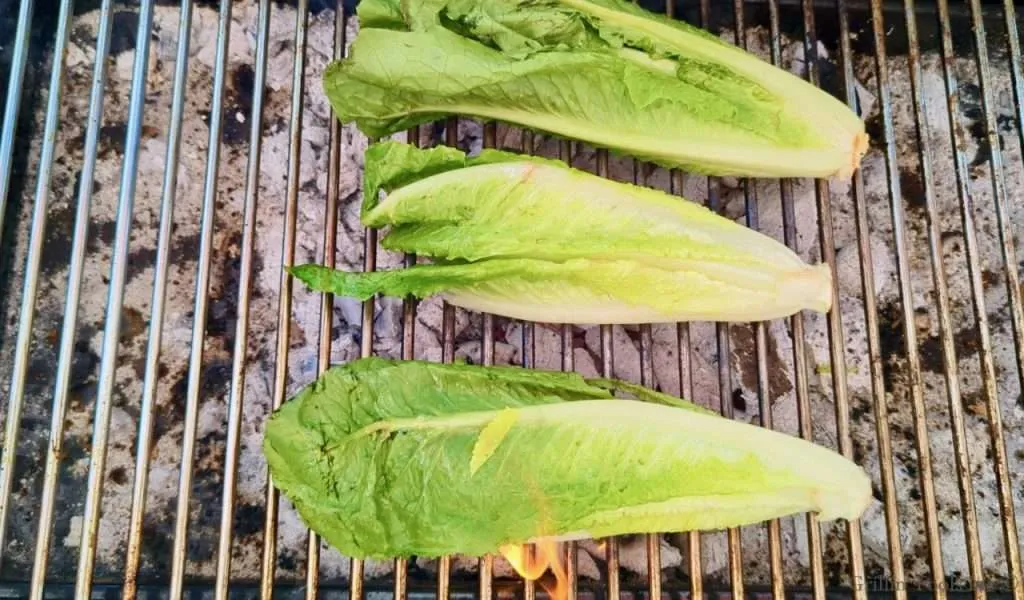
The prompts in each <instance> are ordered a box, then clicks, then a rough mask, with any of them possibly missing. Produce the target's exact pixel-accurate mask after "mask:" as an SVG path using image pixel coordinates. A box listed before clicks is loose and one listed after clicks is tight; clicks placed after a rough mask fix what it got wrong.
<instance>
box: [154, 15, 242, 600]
mask: <svg viewBox="0 0 1024 600" xmlns="http://www.w3.org/2000/svg"><path fill="white" fill-rule="evenodd" d="M231 6H232V4H231V0H221V2H220V14H219V17H218V21H217V53H216V56H215V58H214V73H213V92H212V98H211V100H210V106H211V107H212V110H211V111H210V136H209V150H208V151H207V155H206V175H205V181H204V184H203V207H202V212H201V216H200V224H199V258H198V261H197V262H198V266H197V269H196V282H195V305H194V307H193V316H192V338H191V353H190V355H189V363H188V383H187V389H186V392H185V417H184V431H183V432H182V442H181V461H180V464H181V472H180V473H179V476H178V502H177V507H176V512H175V523H174V543H173V546H172V548H171V585H170V594H169V595H170V598H171V600H177V599H178V598H181V595H182V590H183V588H184V582H185V560H186V558H187V556H186V552H187V550H186V543H187V541H188V524H189V504H190V499H191V496H192V475H193V474H192V463H193V455H194V454H195V446H196V426H197V423H196V420H197V418H198V413H199V392H200V385H201V379H202V369H203V342H204V338H205V333H206V313H207V310H208V308H209V302H208V298H207V293H208V290H209V287H210V255H211V253H212V249H213V224H214V218H215V212H216V200H217V176H218V173H219V169H220V150H221V129H222V126H223V104H224V102H223V101H224V77H225V72H226V68H227V61H228V43H229V41H230V40H229V33H230V31H231Z"/></svg>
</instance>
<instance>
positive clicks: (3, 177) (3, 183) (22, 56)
mask: <svg viewBox="0 0 1024 600" xmlns="http://www.w3.org/2000/svg"><path fill="white" fill-rule="evenodd" d="M34 8H35V2H34V0H21V5H20V6H19V7H18V31H17V33H15V34H14V52H13V53H12V56H11V72H10V75H9V76H8V78H7V104H6V105H5V106H4V120H3V125H2V126H0V241H3V237H4V214H5V213H6V212H7V193H8V192H9V191H10V187H11V168H12V167H13V164H12V160H11V159H12V157H13V155H14V136H15V134H17V133H18V114H19V111H20V110H21V94H22V92H23V91H24V90H23V86H24V83H25V64H26V63H27V62H28V47H29V37H30V32H31V30H32V13H33V12H34ZM54 56H57V55H54Z"/></svg>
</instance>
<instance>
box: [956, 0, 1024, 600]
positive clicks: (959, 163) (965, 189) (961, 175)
mask: <svg viewBox="0 0 1024 600" xmlns="http://www.w3.org/2000/svg"><path fill="white" fill-rule="evenodd" d="M938 10H939V21H940V27H941V49H942V57H943V75H944V83H945V86H946V88H945V89H946V92H947V97H948V99H949V101H948V103H947V109H948V110H947V116H948V118H949V126H950V131H951V132H952V140H951V143H952V146H953V154H954V157H953V158H954V165H955V167H956V168H955V173H956V179H957V193H958V199H959V201H960V216H961V223H962V225H963V232H964V251H965V254H966V255H967V270H968V278H969V279H970V286H971V296H972V307H973V310H974V318H975V321H976V325H977V328H978V340H979V352H978V354H979V356H980V359H981V373H982V389H983V393H984V394H985V400H986V402H985V404H986V408H987V410H988V415H987V416H988V420H989V432H990V435H991V438H992V452H993V454H992V456H993V461H992V462H993V463H994V467H995V475H996V483H997V489H998V493H999V502H1000V508H1001V509H1002V510H1001V512H1002V517H1003V534H1004V540H1005V541H1006V542H1007V543H1008V544H1009V543H1010V542H1012V545H1008V546H1007V548H1006V551H1007V567H1008V569H1009V577H1010V581H1011V582H1014V583H1015V584H1019V572H1020V562H1019V561H1020V555H1019V548H1018V547H1017V542H1016V537H1017V530H1016V526H1015V525H1014V524H1013V519H1014V516H1013V501H1012V496H1010V495H1009V494H1010V492H1009V489H1008V487H1007V486H1008V483H1009V481H1008V480H1009V474H1008V473H1007V471H1006V462H1005V461H1006V450H1005V446H1004V443H1003V435H1002V418H1001V416H1000V409H999V399H998V397H997V391H996V383H995V366H994V364H993V361H992V342H991V337H990V333H989V323H988V313H987V310H986V306H985V298H984V295H983V294H984V288H983V285H982V281H981V268H980V266H979V264H978V261H979V250H978V242H977V227H976V225H975V222H974V197H973V193H972V192H971V189H970V179H969V175H968V174H967V166H966V158H965V157H964V152H963V149H964V147H965V143H966V138H965V133H964V131H963V126H962V123H961V122H960V119H959V116H958V115H959V112H960V106H959V105H960V101H959V89H958V86H957V84H956V76H955V74H954V73H953V69H952V65H951V64H950V61H951V60H953V58H952V57H953V47H952V34H951V28H950V19H949V6H948V3H947V2H945V0H940V2H939V3H938ZM974 26H976V27H977V26H979V25H978V23H975V24H974ZM984 39H985V38H984V28H982V30H981V37H980V38H976V52H977V53H978V61H979V62H978V68H979V76H980V78H981V79H985V80H986V81H983V82H982V85H984V84H985V83H987V77H988V76H987V73H985V74H984V75H983V76H982V70H984V71H987V56H984V57H983V56H982V55H983V53H984V54H987V52H986V51H985V48H984ZM979 40H980V41H979ZM982 104H983V113H984V118H985V123H986V127H992V123H993V120H992V118H991V114H990V107H991V99H990V98H987V96H986V93H983V94H982ZM989 141H990V143H992V139H991V138H989ZM996 143H997V144H998V141H996ZM998 153H999V147H998V145H995V146H992V159H991V161H990V164H991V166H992V177H993V180H996V179H1000V178H1001V177H1002V173H1001V162H1000V160H1001V159H999V158H998V157H997V154H998ZM993 185H994V189H993V192H994V193H995V199H996V213H997V219H998V218H999V214H1000V212H1001V209H1000V204H1001V196H1000V195H1001V192H1002V187H1001V186H1002V183H1001V182H995V181H994V183H993ZM1000 223H1002V220H1001V219H1000ZM1011 252H1012V249H1011ZM1004 258H1006V255H1005V254H1004ZM1013 265H1016V262H1014V263H1013ZM1013 265H1011V266H1009V267H1008V270H1010V271H1012V270H1014V269H1015V267H1014V266H1013ZM1010 308H1011V313H1012V311H1013V307H1012V292H1011V307H1010ZM958 458H959V457H958ZM979 566H980V565H979ZM972 576H973V573H972ZM982 577H983V573H982V574H981V575H980V576H979V578H978V579H975V581H982V580H983V579H982ZM1013 592H1014V594H1015V596H1016V595H1017V594H1024V590H1021V589H1020V585H1015V586H1014V588H1013Z"/></svg>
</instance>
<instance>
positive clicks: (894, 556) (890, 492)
mask: <svg viewBox="0 0 1024 600" xmlns="http://www.w3.org/2000/svg"><path fill="white" fill-rule="evenodd" d="M839 2H840V4H839V17H840V19H841V23H840V31H847V32H848V31H849V23H848V21H847V16H848V13H847V8H846V0H839ZM911 39H915V38H914V37H913V36H912V37H911ZM913 52H914V45H913V43H911V53H913ZM840 54H841V56H842V57H843V60H842V68H843V80H844V87H845V88H846V102H847V104H848V105H849V106H850V107H851V108H852V109H854V110H856V108H857V98H856V89H855V84H854V79H853V64H852V62H853V61H852V60H850V57H851V56H852V52H851V50H850V41H849V37H848V36H847V37H844V38H843V39H842V40H841V42H840ZM852 187H853V197H854V213H855V219H856V228H857V252H858V258H859V259H860V263H861V289H862V290H863V292H864V297H863V300H864V325H865V327H864V328H865V333H866V337H867V348H868V359H869V369H870V372H871V373H870V375H871V396H872V400H873V402H872V407H873V409H874V417H875V436H876V438H877V440H878V463H879V478H880V480H881V492H882V501H883V511H884V515H885V516H884V518H885V530H886V541H887V547H888V552H889V570H890V573H891V576H892V580H893V581H895V582H901V581H906V574H905V571H904V566H903V546H902V541H901V540H900V521H899V512H898V505H897V499H896V481H895V473H894V469H893V453H892V441H891V438H890V433H889V401H888V398H887V396H886V392H885V381H884V373H883V369H882V356H881V341H880V338H879V328H878V308H877V306H876V304H875V302H876V301H875V298H876V295H875V279H874V266H873V265H874V258H873V256H872V254H871V237H870V236H871V229H870V225H869V223H868V211H867V204H866V201H865V197H864V178H863V174H862V173H861V171H860V170H858V171H857V172H856V173H855V174H854V178H853V182H852ZM864 583H866V582H864ZM894 587H895V588H896V589H894V590H893V595H894V598H895V600H906V597H907V586H905V585H899V586H894Z"/></svg>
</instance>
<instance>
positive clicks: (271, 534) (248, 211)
mask: <svg viewBox="0 0 1024 600" xmlns="http://www.w3.org/2000/svg"><path fill="white" fill-rule="evenodd" d="M257 21H258V24H257V31H258V34H257V35H258V37H257V40H258V41H257V44H256V50H257V51H256V63H255V65H254V71H255V74H254V83H253V101H252V114H251V118H250V121H249V123H250V125H249V162H248V165H247V166H246V171H245V175H246V179H245V208H244V216H243V217H242V260H241V264H240V265H239V274H240V281H239V298H240V299H241V298H249V292H248V290H246V291H245V293H244V294H243V289H242V286H251V282H252V258H253V257H252V254H253V245H254V243H255V235H256V209H257V203H258V201H259V189H260V178H259V173H260V158H261V156H262V146H263V144H262V142H263V102H264V96H265V89H266V79H267V44H268V38H269V35H270V0H260V8H259V15H258V16H257ZM334 122H337V120H335V121H334ZM336 129H338V128H337V127H332V128H331V136H332V137H331V149H330V153H331V162H330V163H329V164H328V169H329V170H328V181H330V182H333V183H334V189H335V190H336V189H337V181H338V169H339V165H338V164H337V162H338V160H339V158H338V154H339V150H338V147H339V142H338V139H337V137H338V136H337V131H336ZM327 204H328V208H327V209H326V214H327V215H330V214H332V210H333V211H334V212H336V208H335V207H336V204H337V195H336V194H334V195H332V194H331V193H330V188H329V189H328V195H327ZM327 218H328V219H329V217H327ZM327 224H328V225H329V224H330V221H329V220H328V221H327ZM328 225H325V228H326V229H330V227H329V226H328ZM335 227H336V225H335ZM324 235H325V242H324V243H325V248H329V247H332V246H328V244H333V243H334V237H333V236H331V237H330V238H328V237H327V234H326V233H325V234H324ZM324 257H325V260H330V261H331V262H330V263H329V264H331V265H333V264H334V262H333V261H334V252H333V250H332V251H330V252H328V251H327V250H326V249H325V255H324ZM286 275H287V274H286V273H284V271H283V270H282V274H281V289H282V290H283V289H285V288H284V286H285V281H284V280H285V279H286ZM284 298H285V297H284V296H283V295H282V296H281V302H282V303H283V302H284ZM325 302H326V303H327V304H328V306H329V305H330V300H325ZM239 304H241V302H240V303H239ZM279 311H280V308H279ZM279 314H280V312H279ZM330 320H331V319H330V308H328V310H327V322H328V326H327V331H328V336H327V340H328V343H327V357H328V358H327V360H329V359H330V339H331V338H330ZM248 321H249V319H248V315H246V318H245V319H242V318H241V314H239V317H238V320H237V321H236V333H235V341H236V342H237V341H238V340H239V339H240V338H244V337H247V335H246V336H240V335H239V334H238V333H239V332H238V331H237V329H238V328H239V327H243V326H244V327H246V328H248ZM278 346H279V347H278V351H280V342H279V344H278ZM244 348H245V346H242V349H241V352H242V353H243V354H244V352H245V350H244ZM234 352H235V354H236V355H237V354H238V353H239V348H238V346H237V345H236V347H235V350H234ZM323 353H324V347H323V342H322V341H321V347H320V363H319V367H320V369H321V370H322V369H323V368H324V367H323V365H324V362H325V359H324V358H323ZM277 364H280V363H277ZM275 366H276V365H275ZM274 376H275V387H274V392H275V393H274V397H273V399H272V400H271V409H270V410H271V412H273V411H275V410H277V409H278V408H279V407H280V400H281V399H280V397H279V396H278V395H277V393H276V392H277V390H278V388H277V373H276V371H275V373H274ZM234 379H235V377H234V374H233V375H232V381H234ZM264 473H265V477H266V486H267V489H266V494H265V498H266V500H265V501H266V512H265V513H264V520H263V553H262V557H261V559H262V560H261V561H260V598H262V599H263V600H270V598H271V597H272V596H273V593H274V574H275V572H276V568H277V516H278V512H279V511H280V508H281V502H280V498H279V494H278V491H277V488H275V487H274V485H273V482H272V480H271V477H270V471H269V468H267V469H265V470H264Z"/></svg>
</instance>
